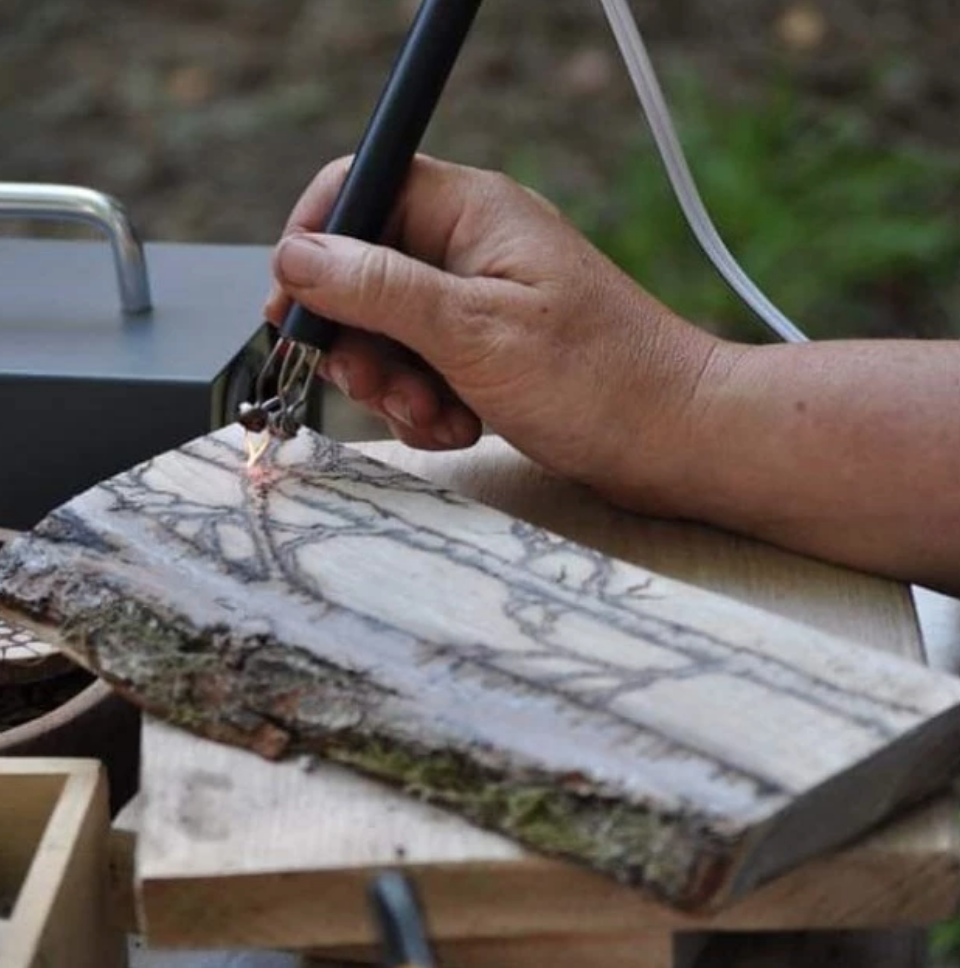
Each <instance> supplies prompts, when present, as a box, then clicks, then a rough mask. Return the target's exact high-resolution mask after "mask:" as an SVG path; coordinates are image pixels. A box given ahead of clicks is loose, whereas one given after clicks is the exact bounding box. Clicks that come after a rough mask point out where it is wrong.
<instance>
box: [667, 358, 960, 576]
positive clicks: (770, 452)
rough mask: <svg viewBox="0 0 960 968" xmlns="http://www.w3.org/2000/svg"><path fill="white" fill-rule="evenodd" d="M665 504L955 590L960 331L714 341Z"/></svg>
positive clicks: (959, 543)
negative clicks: (687, 444)
mask: <svg viewBox="0 0 960 968" xmlns="http://www.w3.org/2000/svg"><path fill="white" fill-rule="evenodd" d="M689 420H690V424H691V433H692V435H693V440H692V447H691V450H690V452H689V463H688V467H687V470H686V473H685V474H684V475H683V482H682V483H681V484H680V485H679V486H678V489H677V491H676V492H675V499H676V503H675V504H674V506H673V507H672V508H671V511H672V513H676V514H678V515H681V516H690V517H694V518H697V519H700V520H706V521H710V522H711V523H714V524H717V525H720V526H722V527H725V528H729V529H731V530H734V531H738V532H742V533H745V534H750V535H753V536H756V537H759V538H763V539H765V540H768V541H770V542H772V543H775V544H778V545H781V546H783V547H787V548H791V549H794V550H797V551H801V552H805V553H808V554H811V555H814V556H817V557H823V558H828V559H831V560H833V561H837V562H840V563H843V564H847V565H851V566H853V567H858V568H862V569H864V570H867V571H875V572H881V573H883V574H887V575H890V576H893V577H897V578H901V579H906V580H910V581H916V582H918V583H921V584H928V585H931V586H933V587H937V588H940V589H942V590H947V591H953V592H960V344H956V343H953V342H917V341H896V342H895V341H884V342H863V341H844V342H826V343H817V344H811V345H804V346H766V347H751V348H743V347H734V346H731V345H729V344H727V345H723V346H721V347H720V348H719V349H718V351H717V352H716V353H715V356H714V360H713V362H712V365H711V366H710V367H709V368H708V370H707V371H706V372H705V374H704V377H703V380H702V382H701V386H700V388H699V390H698V392H697V394H696V397H695V405H694V406H693V407H692V409H691V412H690V417H689Z"/></svg>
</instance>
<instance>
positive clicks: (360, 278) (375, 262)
mask: <svg viewBox="0 0 960 968" xmlns="http://www.w3.org/2000/svg"><path fill="white" fill-rule="evenodd" d="M357 288H358V289H359V292H360V295H361V297H362V299H363V301H364V302H366V303H372V304H374V305H380V304H381V303H383V302H384V301H385V299H386V298H387V297H388V294H389V293H390V291H391V289H393V288H395V286H391V279H390V264H389V260H388V259H387V255H386V252H385V251H384V250H383V249H378V248H375V247H371V248H367V249H365V250H364V251H363V254H362V255H361V257H360V260H359V263H358V265H357Z"/></svg>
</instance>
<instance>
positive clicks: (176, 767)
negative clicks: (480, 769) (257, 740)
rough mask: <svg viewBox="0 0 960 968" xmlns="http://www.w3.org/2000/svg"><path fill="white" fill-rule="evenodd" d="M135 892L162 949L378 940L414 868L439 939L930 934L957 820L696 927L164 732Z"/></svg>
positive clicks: (901, 829)
mask: <svg viewBox="0 0 960 968" xmlns="http://www.w3.org/2000/svg"><path fill="white" fill-rule="evenodd" d="M143 755H144V772H143V777H142V779H143V794H144V797H145V800H144V814H143V818H142V827H141V840H140V844H139V862H138V875H139V891H140V900H141V905H142V909H143V912H144V915H145V925H144V928H145V931H146V933H147V935H148V937H149V938H150V941H151V943H152V944H156V945H160V946H163V945H178V946H179V945H182V946H186V947H247V946H251V947H265V948H275V947H290V948H326V947H328V946H330V947H340V946H349V945H358V944H368V943H369V942H370V941H371V927H370V919H369V912H368V910H367V907H366V902H365V885H366V883H367V880H368V878H369V876H370V874H371V872H372V871H375V870H378V869H384V868H388V867H391V866H396V865H402V866H405V867H406V868H408V869H409V870H410V871H411V872H412V873H413V874H414V875H415V876H416V879H417V882H418V887H419V889H420V891H421V892H422V894H423V896H424V898H425V901H426V905H427V908H428V910H429V911H430V917H431V925H432V927H433V930H434V931H435V932H436V935H437V937H438V938H440V939H443V940H456V939H483V938H486V939H504V938H523V937H526V936H538V935H539V936H544V935H551V934H561V935H563V934H568V933H569V931H570V926H571V925H572V924H575V925H576V928H577V932H578V934H580V935H582V936H583V937H584V938H590V937H594V936H597V935H613V934H628V933H630V932H632V931H634V930H636V928H637V926H639V925H642V926H643V928H644V930H648V931H651V932H653V931H661V932H663V933H664V935H670V934H672V933H674V932H682V931H730V930H741V931H745V930H758V931H770V930H777V929H780V930H784V929H791V928H795V929H811V930H812V929H817V928H821V929H826V928H833V927H838V926H843V927H860V928H865V927H879V926H897V925H912V924H926V923H931V922H933V921H935V920H939V919H941V918H944V917H948V916H950V915H951V914H952V912H953V910H954V909H955V905H956V903H957V901H958V898H960V888H958V858H960V850H958V844H957V833H956V819H955V818H956V805H955V803H954V802H953V800H952V799H950V798H944V799H942V800H940V801H937V802H936V803H935V804H932V805H929V806H924V807H921V808H918V809H917V810H915V811H914V812H912V813H911V814H910V815H908V816H906V817H904V818H903V819H902V820H900V821H898V822H897V823H896V824H892V825H889V826H888V827H887V828H885V829H884V830H883V831H881V832H878V833H877V834H874V835H872V836H871V837H868V838H865V839H864V840H862V841H861V842H858V843H857V844H854V845H852V846H851V847H850V848H848V849H846V850H843V851H839V852H835V853H832V854H830V855H828V856H827V857H824V858H820V859H817V860H815V861H812V862H810V863H808V864H806V865H804V866H803V867H802V868H800V869H799V870H797V871H794V872H792V873H791V874H789V875H787V876H785V877H781V878H778V879H777V880H775V881H774V882H772V883H771V884H769V885H767V886H765V887H763V888H761V889H760V890H758V891H756V892H755V893H753V894H751V895H750V896H749V897H747V898H744V899H743V900H741V901H739V902H738V903H736V904H733V905H731V906H730V907H728V908H727V909H725V910H723V911H721V912H719V913H718V914H716V915H712V916H705V917H695V916H691V915H687V914H683V913H682V912H677V911H675V910H673V909H671V908H668V907H666V906H663V905H660V904H656V903H653V902H651V901H650V900H649V899H648V898H646V897H644V896H643V895H641V894H639V893H638V892H636V891H633V890H630V889H629V888H625V887H622V886H620V885H617V884H614V883H612V882H610V881H609V880H607V879H606V878H602V877H598V876H596V875H595V874H591V873H590V872H588V871H584V870H582V869H580V868H578V867H575V866H571V865H568V864H563V863H558V862H554V861H548V860H544V859H542V858H539V857H535V856H532V855H530V854H527V853H524V852H523V851H522V850H521V849H520V848H518V847H517V846H516V845H515V844H513V843H512V842H510V841H508V840H506V839H504V838H502V837H499V836H497V835H495V834H491V833H487V832H484V831H480V830H477V829H476V828H474V827H471V826H470V825H468V824H466V823H464V822H463V821H461V820H459V819H458V818H456V817H451V816H450V815H449V814H447V813H446V812H444V811H440V810H437V809H435V808H432V807H429V806H427V805H425V804H418V803H415V802H410V801H409V800H408V798H406V797H404V796H402V795H401V794H398V793H396V792H394V791H391V790H386V789H383V788H382V787H380V786H379V784H376V783H374V782H373V781H371V780H367V779H365V778H363V777H357V776H354V775H352V774H350V773H348V772H347V771H344V770H340V769H338V768H336V767H331V766H327V765H323V766H320V767H319V768H317V769H316V770H314V768H313V764H312V763H310V762H309V761H306V760H304V761H300V762H296V761H290V762H283V763H277V764H269V763H265V762H263V761H261V760H260V759H259V758H257V757H256V756H254V755H253V754H251V753H249V752H246V751H244V750H238V749H232V748H230V747H226V746H222V745H219V744H211V743H208V742H203V741H199V740H196V739H194V738H193V737H190V736H189V735H187V734H184V733H183V732H182V731H180V730H175V729H172V728H171V727H169V726H166V725H163V724H160V723H155V722H154V723H149V722H148V723H147V724H146V728H145V730H144V750H143Z"/></svg>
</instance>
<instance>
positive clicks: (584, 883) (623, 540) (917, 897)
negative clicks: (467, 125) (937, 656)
mask: <svg viewBox="0 0 960 968" xmlns="http://www.w3.org/2000/svg"><path fill="white" fill-rule="evenodd" d="M369 449H370V450H371V452H372V453H374V454H375V455H376V456H378V457H381V458H383V459H385V460H389V461H390V462H393V463H396V464H397V465H398V466H402V467H405V468H407V469H409V470H411V471H412V472H413V473H417V474H420V475H421V476H424V477H429V478H431V479H434V480H436V481H437V482H438V483H440V484H442V485H446V486H450V487H453V488H455V489H457V490H458V491H461V492H463V493H466V494H470V495H471V496H474V497H477V498H479V499H482V500H484V501H486V502H488V503H490V504H492V505H494V506H498V507H501V508H503V509H504V510H506V511H508V512H510V513H513V514H516V515H520V516H524V517H526V518H528V519H530V520H531V521H534V522H535V523H537V524H540V525H542V526H544V527H548V528H551V529H552V530H554V531H557V532H559V533H563V534H567V535H570V536H571V537H574V538H576V539H577V540H579V541H581V542H583V543H585V544H591V545H594V546H596V547H600V548H602V549H604V550H608V551H611V552H614V553H616V554H618V555H620V556H621V557H624V558H626V559H628V560H632V561H634V562H636V563H637V564H640V565H643V566H646V567H651V568H655V569H656V570H657V571H659V572H661V573H663V574H666V575H670V576H671V577H674V578H678V579H680V580H684V581H689V582H692V583H695V584H698V585H702V586H703V587H705V588H710V589H714V590H717V591H722V592H723V593H725V594H727V595H731V596H734V597H737V598H740V599H742V600H744V601H747V602H750V603H754V604H757V605H761V606H763V607H765V608H767V609H769V610H771V611H775V612H778V613H780V614H783V615H786V616H788V617H791V618H794V619H798V620H807V621H809V622H810V623H811V624H812V625H814V626H816V627H817V628H819V629H822V630H823V631H827V632H830V633H833V634H837V635H842V636H848V637H849V638H851V639H855V640H858V641H868V642H870V643H872V644H873V645H874V646H875V647H876V648H878V649H883V650H888V651H890V652H892V653H894V654H899V655H903V656H906V657H910V658H913V659H918V658H919V657H920V642H919V634H918V629H917V624H916V620H915V616H914V613H913V610H912V605H911V602H910V596H909V592H908V590H907V589H906V588H905V587H904V586H901V585H897V584H894V583H890V582H886V581H883V580H880V579H876V578H872V577H869V576H866V575H861V574H856V573H852V572H848V571H844V570H842V569H837V568H833V567H830V566H827V565H824V564H821V563H818V562H814V561H811V560H808V559H802V558H798V557H796V556H793V555H788V554H785V553H783V552H780V551H777V550H776V549H773V548H770V547H768V546H764V545H760V544H757V543H754V542H749V541H743V540H741V539H738V538H735V537H733V536H730V535H725V534H721V533H719V532H715V531H712V530H709V529H705V528H699V527H694V526H689V525H674V524H668V523H664V522H651V521H645V520H642V519H640V518H637V517H635V516H632V515H627V514H624V513H622V512H619V511H617V510H616V509H613V508H611V507H610V506H608V505H606V504H604V503H603V502H600V501H598V500H597V499H596V498H594V497H593V496H592V495H590V494H588V493H586V492H584V491H582V490H581V489H579V488H577V487H574V486H572V485H570V484H568V483H566V482H563V481H559V480H556V479H554V478H551V477H549V476H547V475H545V474H544V473H543V472H542V471H540V470H539V469H538V468H536V467H534V466H533V465H531V464H530V463H529V462H528V461H526V460H524V459H523V458H521V457H519V455H517V454H516V453H515V452H513V451H511V450H510V449H509V448H507V447H505V446H503V445H502V444H501V443H500V442H499V441H496V440H490V439H488V440H487V441H485V442H484V443H483V445H482V446H481V447H479V448H476V449H475V450H473V451H471V452H469V453H466V454H450V455H440V454H420V453H415V452H412V451H409V450H407V449H405V448H402V447H399V446H398V445H394V444H378V445H370V447H369ZM144 743H145V746H144V766H143V782H144V786H145V790H146V793H147V800H146V804H145V809H144V813H143V817H142V827H141V829H142V836H141V841H140V853H139V865H138V868H139V877H140V890H141V903H142V905H143V910H144V913H145V915H146V921H147V924H146V927H147V929H148V933H149V936H150V938H151V940H152V941H153V942H154V943H157V944H170V945H181V946H194V947H216V946H223V947H230V946H234V945H245V944H251V945H257V946H263V947H274V946H290V947H297V948H309V947H323V946H337V945H358V944H364V943H369V941H370V940H371V939H370V926H369V921H368V918H367V915H366V908H365V905H364V899H363V886H364V883H365V881H366V878H367V877H368V876H369V875H370V873H371V872H372V871H374V870H377V869H380V868H382V867H385V866H391V865H393V864H397V863H400V864H404V863H406V864H414V865H415V870H416V872H417V874H418V877H419V880H420V882H421V884H422V885H426V890H427V893H428V898H429V909H430V912H431V924H432V925H433V927H434V929H435V931H436V932H437V935H438V937H440V938H443V939H451V940H453V939H463V938H481V937H487V938H497V937H501V936H509V937H517V938H523V937H525V936H530V935H533V936H544V935H547V936H549V935H551V934H554V935H555V934H565V933H568V932H569V930H570V926H571V925H576V930H577V931H578V933H580V934H581V935H582V936H584V937H592V936H593V937H595V936H599V935H604V934H607V935H609V934H611V933H618V932H620V933H622V932H623V931H625V930H626V931H630V930H632V929H633V928H635V926H636V925H638V924H642V925H644V926H649V927H650V928H651V929H652V928H654V927H656V928H657V929H658V930H662V931H664V932H668V933H669V932H672V931H675V930H683V929H690V928H691V927H693V928H699V929H703V930H732V929H744V930H749V929H756V930H760V931H770V930H776V929H790V928H797V929H800V928H818V927H819V928H828V927H860V928H862V927H870V926H881V925H894V924H927V923H932V922H934V921H937V920H940V919H942V918H944V917H947V916H949V915H950V914H952V912H953V911H954V910H955V908H956V905H957V903H958V901H960V863H958V861H960V844H958V836H957V828H956V820H955V817H956V806H955V804H954V802H953V801H952V799H950V798H944V799H943V800H941V801H938V802H936V803H933V804H931V805H930V806H928V807H924V808H921V809H918V810H917V811H915V812H914V813H913V814H911V815H910V816H909V817H907V818H904V819H903V820H902V821H899V822H897V823H895V824H891V825H890V826H889V827H888V828H886V829H885V830H884V831H883V832H882V833H880V834H877V835H874V836H872V837H870V838H867V839H865V840H863V841H862V842H859V843H858V844H856V845H854V846H852V847H851V848H850V849H849V850H846V851H843V852H841V853H838V854H833V855H831V856H829V857H826V858H823V859H822V860H818V861H814V862H812V863H809V864H807V865H805V866H804V867H802V868H801V869H799V870H798V871H796V872H794V873H792V874H790V875H788V876H786V877H783V878H780V879H779V880H777V881H775V882H774V883H773V884H770V885H768V886H767V887H765V888H763V889H762V890H760V891H758V892H756V893H755V894H753V895H752V896H750V897H748V898H747V899H745V900H744V901H742V902H739V903H737V904H735V905H733V906H732V907H730V908H729V909H728V910H726V911H724V912H722V913H721V914H719V915H717V916H715V917H710V918H707V919H691V918H689V917H688V916H685V915H678V914H677V913H676V912H674V911H671V910H669V909H667V908H664V907H662V906H659V905H656V904H652V903H650V902H649V901H648V900H646V899H644V898H642V897H638V896H637V895H636V894H635V893H634V892H632V891H629V890H626V889H624V888H620V887H617V886H616V885H611V884H609V883H607V882H606V881H604V880H602V879H599V878H596V877H594V876H592V875H589V874H586V873H584V872H583V871H580V870H578V869H577V868H575V867H570V866H568V865H564V864H556V863H553V862H550V861H544V860H542V859H539V858H534V857H532V856H530V855H528V854H525V853H524V852H523V851H521V850H519V849H518V848H516V847H515V846H514V845H513V844H511V843H509V842H505V841H504V840H502V839H501V838H499V837H497V836H495V835H490V834H488V833H485V832H483V831H479V830H477V829H476V828H474V827H472V826H471V825H469V824H467V823H465V822H463V821H462V820H459V819H456V818H451V817H450V816H449V815H448V814H446V813H441V812H439V811H436V810H434V809H433V808H430V807H428V806H426V805H424V804H419V803H416V802H414V801H412V800H410V799H408V798H406V797H402V796H400V795H398V794H395V793H391V792H389V791H386V790H384V789H383V788H382V787H380V786H379V785H378V784H375V783H372V782H371V781H367V780H363V779H359V778H357V777H354V776H350V775H349V774H346V773H344V771H342V770H340V769H338V768H336V767H331V766H327V765H324V764H316V763H311V764H310V767H311V768H310V769H305V768H304V765H305V763H304V762H286V763H280V764H269V763H265V762H263V761H262V760H260V759H259V758H257V757H255V756H252V755H250V754H247V753H244V752H243V751H239V750H231V749H229V748H226V747H221V746H217V745H212V744H210V743H209V742H207V741H205V740H202V739H198V738H195V737H193V736H191V735H189V734H187V733H184V732H182V731H179V730H172V729H170V728H169V727H166V726H163V725H162V724H160V723H157V722H156V721H153V720H149V719H148V720H147V722H146V724H145V729H144ZM191 777H192V778H193V782H192V783H191V782H190V779H191ZM204 777H205V779H204ZM224 778H226V780H227V781H228V782H229V784H230V787H229V789H226V788H225V783H224ZM191 791H192V793H191ZM198 818H199V822H198ZM204 818H206V819H204ZM204 831H205V833H204ZM398 847H401V848H402V851H401V853H402V854H403V855H404V856H403V859H398V850H397V848H398ZM321 910H322V912H323V914H322V916H318V911H321Z"/></svg>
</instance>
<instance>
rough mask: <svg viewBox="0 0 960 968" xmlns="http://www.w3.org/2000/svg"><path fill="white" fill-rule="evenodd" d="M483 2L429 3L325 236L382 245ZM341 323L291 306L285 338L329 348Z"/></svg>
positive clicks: (396, 66) (413, 28)
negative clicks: (335, 236)
mask: <svg viewBox="0 0 960 968" xmlns="http://www.w3.org/2000/svg"><path fill="white" fill-rule="evenodd" d="M481 2H482V0H423V3H422V4H421V5H420V9H419V10H418V11H417V15H416V17H415V19H414V21H413V25H412V26H411V28H410V32H409V34H408V35H407V39H406V41H405V42H404V45H403V48H402V50H401V51H400V55H399V57H398V58H397V61H396V63H395V64H394V67H393V70H392V72H391V74H390V79H389V80H388V81H387V86H386V88H385V89H384V92H383V94H382V95H381V97H380V101H379V102H378V104H377V107H376V110H375V111H374V113H373V117H372V118H371V119H370V123H369V125H368V126H367V131H366V133H365V134H364V136H363V140H362V141H361V143H360V147H359V148H358V150H357V154H356V158H355V159H354V162H353V165H352V166H351V169H350V173H349V174H348V175H347V179H346V181H345V182H344V184H343V187H342V188H341V190H340V194H339V196H338V197H337V200H336V202H335V203H334V206H333V209H332V211H331V213H330V217H329V218H328V219H327V222H326V224H325V225H324V232H327V233H330V234H334V235H348V236H351V237H353V238H355V239H362V240H363V241H365V242H377V241H379V239H380V236H381V235H382V234H383V230H384V228H385V227H386V224H387V221H388V220H389V218H390V215H391V213H392V212H393V208H394V205H395V204H396V201H397V197H398V196H399V194H400V190H401V189H402V188H403V184H404V182H405V181H406V179H407V174H408V173H409V170H410V163H411V162H412V160H413V156H414V155H415V154H416V152H417V148H418V147H419V145H420V142H421V141H422V140H423V136H424V133H425V132H426V130H427V126H428V125H429V123H430V119H431V117H433V112H434V110H435V109H436V106H437V102H438V101H439V100H440V96H441V94H442V93H443V89H444V86H445V85H446V83H447V78H448V77H449V76H450V72H451V71H452V70H453V67H454V65H455V64H456V62H457V57H458V56H459V54H460V50H461V48H462V47H463V44H464V41H465V40H466V39H467V34H468V33H469V32H470V27H471V25H472V23H473V20H474V18H475V17H476V14H477V10H478V9H479V8H480V3H481ZM338 328H339V327H338V326H337V324H336V323H334V322H332V321H331V320H328V319H323V318H322V317H320V316H316V315H315V314H314V313H311V312H310V311H309V310H307V309H304V308H303V307H302V306H299V305H294V306H293V307H291V309H290V312H289V313H288V314H287V318H286V319H285V320H284V323H283V326H282V327H281V330H280V332H281V335H283V336H284V337H286V338H287V339H292V340H296V341H297V342H299V343H307V344H308V345H310V346H314V347H316V348H317V349H321V350H327V349H329V348H330V346H331V345H332V343H333V341H334V339H335V338H336V334H337V330H338Z"/></svg>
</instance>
